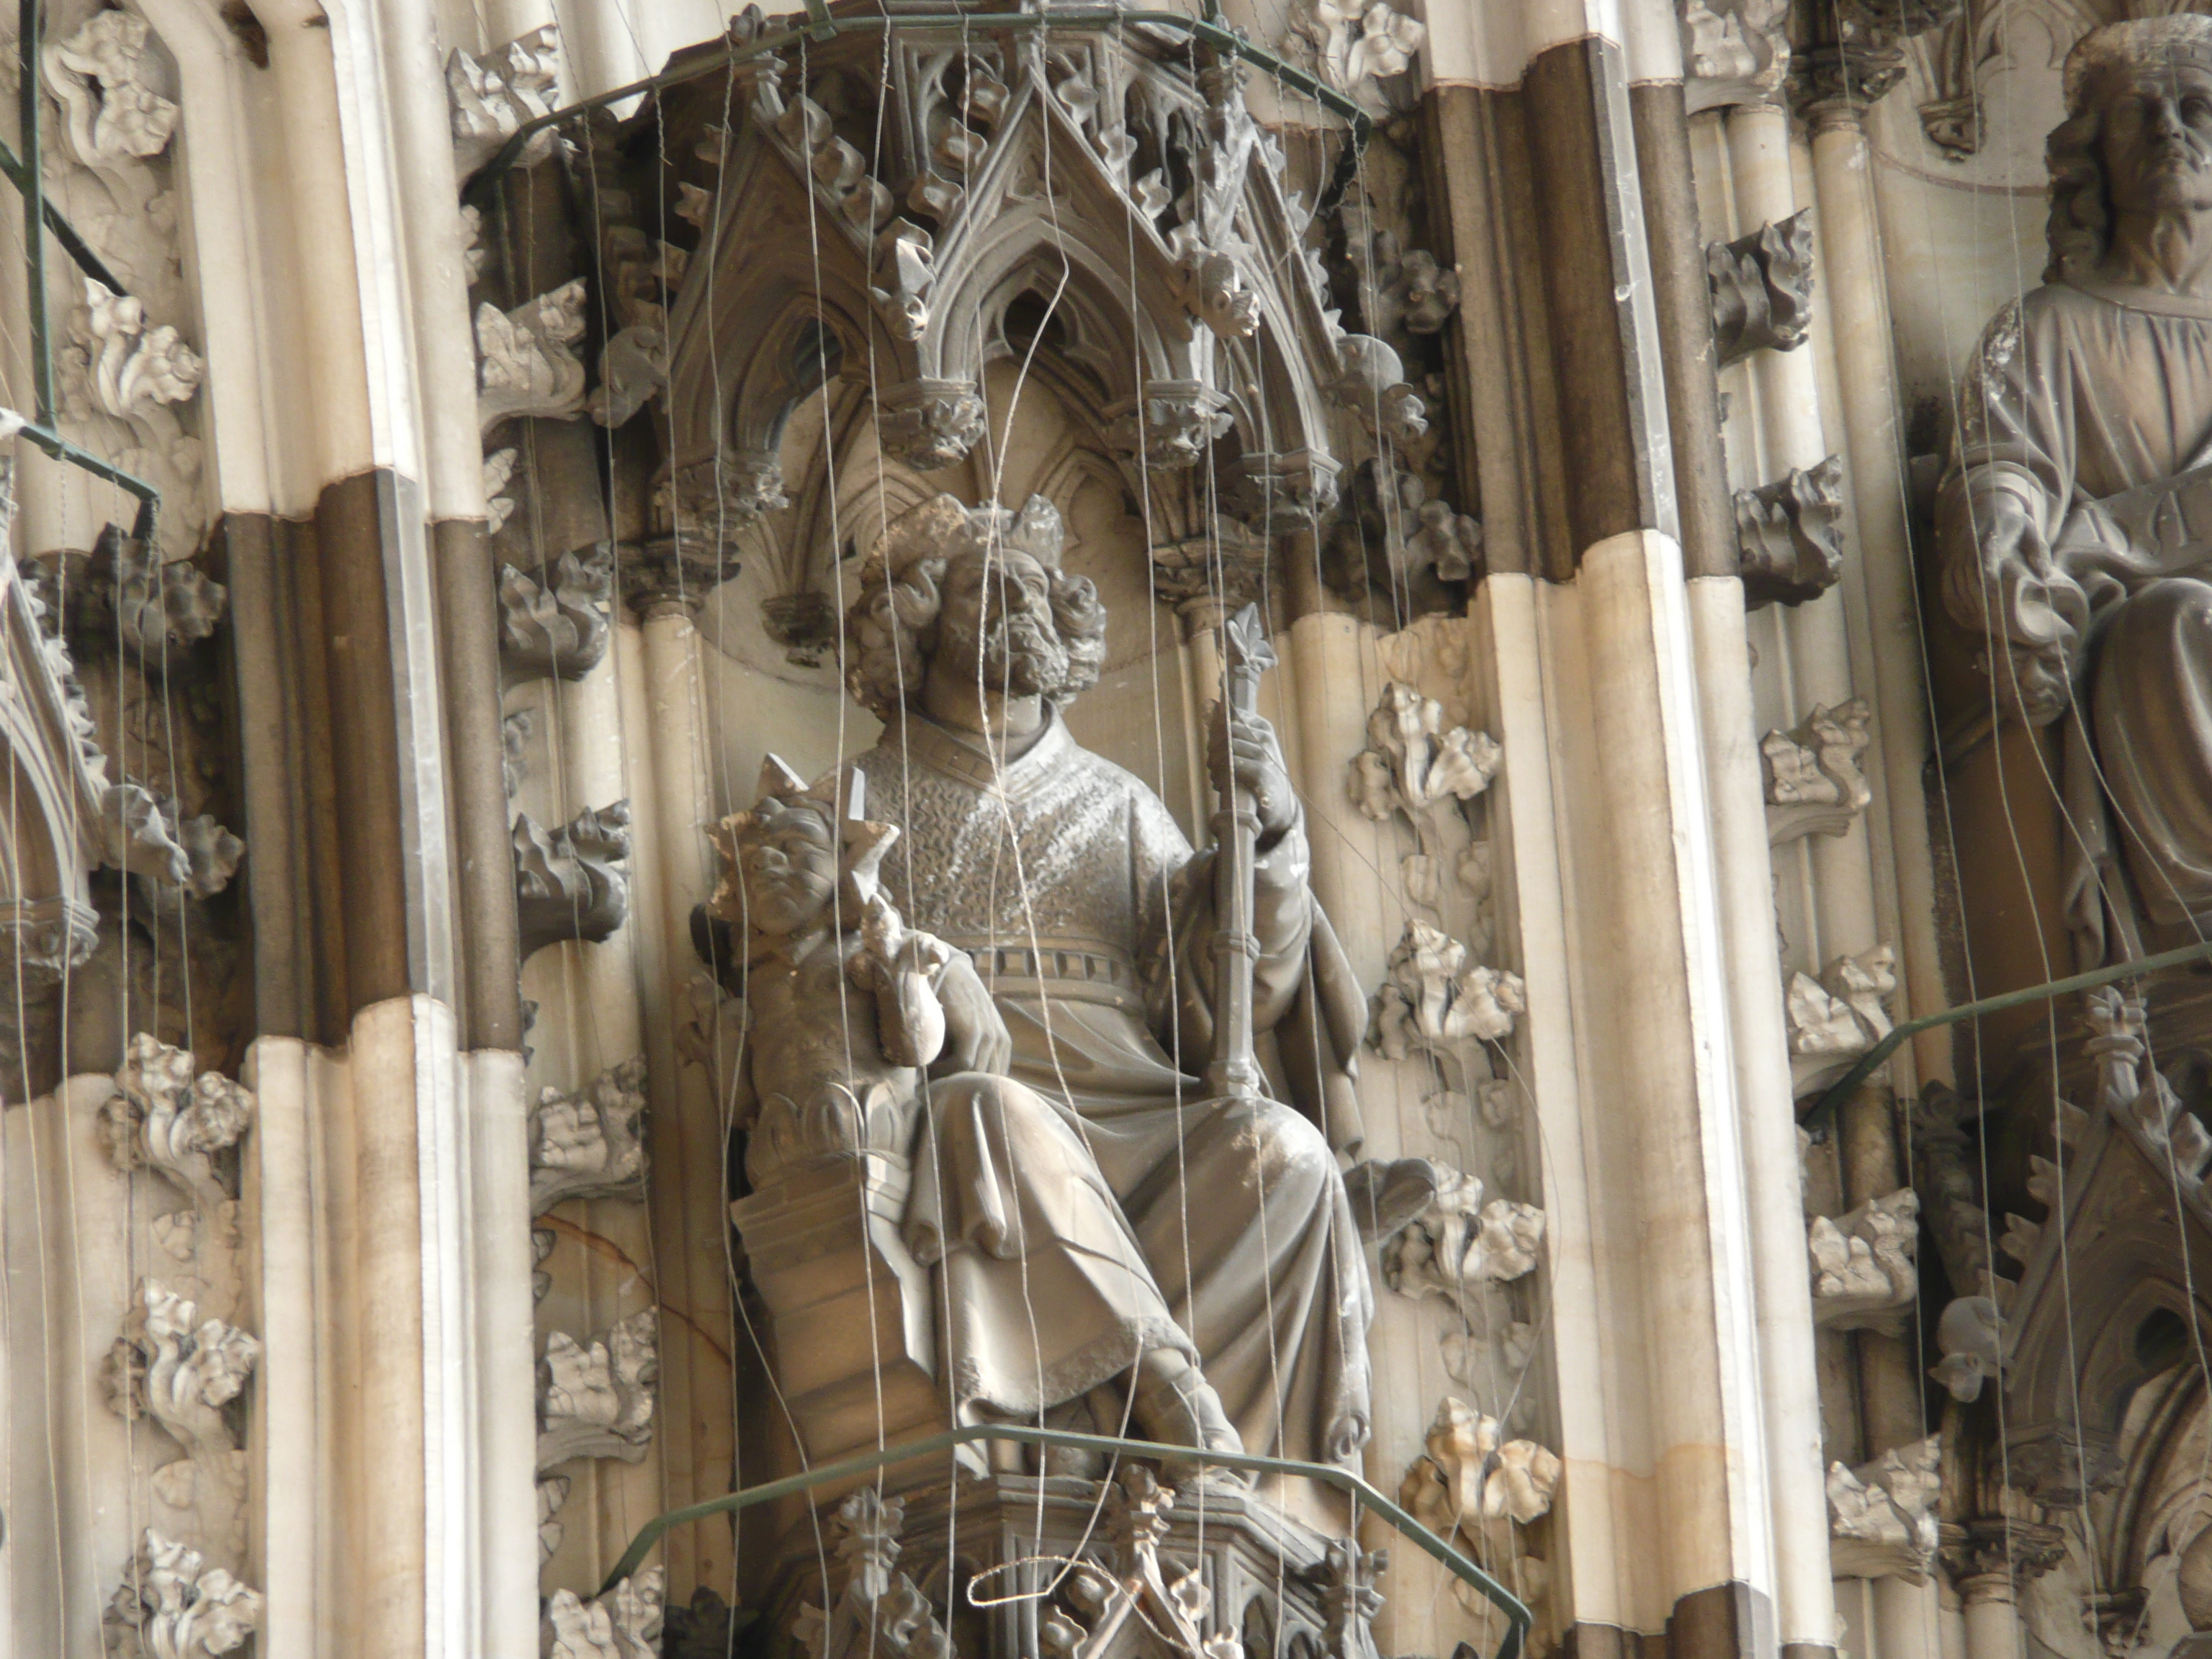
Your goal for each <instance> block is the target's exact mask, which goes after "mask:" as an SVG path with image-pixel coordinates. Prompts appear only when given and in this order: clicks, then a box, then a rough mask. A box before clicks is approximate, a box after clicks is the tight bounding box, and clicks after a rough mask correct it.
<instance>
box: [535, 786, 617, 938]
mask: <svg viewBox="0 0 2212 1659" xmlns="http://www.w3.org/2000/svg"><path fill="white" fill-rule="evenodd" d="M511 839H512V841H513V847H514V902H515V910H516V920H517V922H518V924H519V927H520V934H521V950H522V956H523V959H524V960H525V961H527V960H528V959H529V958H530V957H532V956H533V955H535V954H536V953H537V952H538V951H542V950H544V948H545V947H546V946H547V945H554V944H557V943H559V942H560V941H561V940H562V939H584V940H587V941H589V942H591V943H592V944H598V943H599V942H600V941H602V940H605V939H611V938H613V937H614V935H615V933H616V931H617V929H618V928H620V927H621V926H622V925H623V921H625V920H627V919H628V917H629V875H628V872H626V871H625V870H624V869H623V865H624V864H625V863H626V862H627V860H629V802H628V801H626V800H618V801H617V802H616V803H615V804H614V805H611V806H603V807H600V808H598V809H597V810H592V809H590V808H586V810H585V811H581V812H579V813H577V814H576V816H575V817H573V818H571V819H570V820H569V821H568V823H565V824H563V825H562V826H561V827H560V828H559V829H554V830H550V831H548V830H545V829H539V828H538V825H537V824H536V823H534V822H532V819H531V817H530V815H529V814H528V813H527V812H524V813H520V814H518V815H517V817H515V820H514V832H513V836H512V837H511Z"/></svg>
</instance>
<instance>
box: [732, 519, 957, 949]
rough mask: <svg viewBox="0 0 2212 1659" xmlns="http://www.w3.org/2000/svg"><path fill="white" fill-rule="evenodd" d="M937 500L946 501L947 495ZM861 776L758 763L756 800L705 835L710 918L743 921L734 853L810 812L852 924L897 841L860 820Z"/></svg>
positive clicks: (887, 828)
mask: <svg viewBox="0 0 2212 1659" xmlns="http://www.w3.org/2000/svg"><path fill="white" fill-rule="evenodd" d="M942 499H944V500H946V501H950V500H951V496H949V495H948V496H945V497H943V498H942ZM841 780H842V781H845V782H846V785H847V787H848V791H849V793H848V798H847V799H846V802H845V810H844V811H843V812H842V814H840V812H839V811H838V810H837V787H838V784H839V782H840V781H841ZM866 791H867V775H866V773H864V772H861V771H859V770H857V769H855V770H852V771H848V772H844V773H838V772H832V773H830V774H829V776H827V777H825V778H823V780H822V781H820V782H819V783H817V784H814V785H812V786H811V787H810V786H809V785H808V783H807V781H806V780H805V779H804V778H802V777H800V776H799V774H798V773H796V772H794V771H793V770H792V769H791V768H790V767H789V766H788V765H787V764H786V763H785V762H784V761H783V759H782V757H780V756H777V755H769V756H768V757H765V758H764V759H763V761H762V762H761V772H760V796H759V799H757V800H756V801H755V802H754V803H753V805H752V807H751V809H750V811H744V812H732V814H730V816H729V817H726V818H724V819H723V820H722V821H721V823H719V824H717V825H716V826H715V827H714V829H713V830H712V831H711V832H710V833H711V835H712V838H713V840H714V849H715V851H717V852H718V853H720V854H721V855H722V860H723V864H724V869H723V872H722V879H721V883H720V885H719V886H717V887H716V888H715V890H714V897H713V898H711V899H709V900H708V903H707V908H708V911H709V913H711V914H712V915H717V916H720V917H721V918H722V919H723V920H724V921H744V896H743V895H742V894H741V893H740V891H739V890H738V848H739V846H740V845H741V844H742V843H743V842H744V841H745V840H746V839H747V838H748V837H750V836H752V835H753V834H755V833H757V832H758V831H760V830H762V829H765V828H767V827H768V826H769V825H770V824H772V823H775V820H776V819H778V818H780V817H783V816H784V815H785V814H787V813H790V812H797V811H813V812H816V813H817V814H819V815H820V817H822V819H823V822H824V823H828V824H829V825H831V826H832V827H833V828H834V829H835V832H836V836H837V878H838V883H839V885H840V886H841V888H842V894H841V896H840V897H841V908H844V909H846V910H848V911H849V913H850V915H851V916H852V918H853V920H854V925H857V923H858V921H859V918H860V915H862V913H863V912H865V911H866V908H867V907H868V904H869V903H870V902H871V901H872V900H873V899H874V898H875V896H876V895H877V893H878V890H880V888H881V886H882V878H881V874H880V872H881V871H882V869H883V863H884V854H886V853H888V852H890V850H891V843H892V842H895V841H896V840H897V839H898V835H899V832H898V826H897V825H896V824H895V823H875V822H874V821H872V819H870V818H868V817H865V816H863V815H864V813H865V812H866V799H867V795H866Z"/></svg>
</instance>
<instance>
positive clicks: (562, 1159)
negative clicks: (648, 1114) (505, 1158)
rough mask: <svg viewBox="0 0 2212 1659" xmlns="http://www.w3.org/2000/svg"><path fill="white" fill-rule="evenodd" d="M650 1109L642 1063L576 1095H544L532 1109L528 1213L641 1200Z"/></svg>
mask: <svg viewBox="0 0 2212 1659" xmlns="http://www.w3.org/2000/svg"><path fill="white" fill-rule="evenodd" d="M645 1107H646V1100H645V1061H644V1060H643V1059H642V1058H639V1059H636V1060H624V1061H623V1063H622V1064H621V1065H619V1066H616V1067H614V1068H613V1069H612V1070H611V1071H606V1072H602V1073H599V1076H598V1077H597V1078H596V1079H593V1080H592V1082H591V1083H589V1084H587V1085H585V1086H584V1087H583V1088H581V1089H578V1090H576V1091H574V1092H573V1093H569V1094H563V1093H562V1091H560V1090H558V1089H556V1088H554V1087H552V1086H551V1085H547V1086H546V1087H545V1088H544V1089H543V1090H541V1091H539V1093H538V1103H537V1104H536V1105H534V1106H532V1108H531V1109H530V1212H531V1213H532V1215H543V1214H544V1213H545V1212H546V1211H548V1210H550V1209H551V1208H552V1207H553V1206H555V1205H556V1204H558V1203H561V1202H562V1200H566V1199H571V1198H592V1199H599V1198H642V1197H643V1196H644V1195H645V1142H644V1139H643V1135H642V1123H641V1120H642V1119H643V1118H644V1116H645Z"/></svg>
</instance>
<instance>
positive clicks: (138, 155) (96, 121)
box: [40, 11, 179, 168]
mask: <svg viewBox="0 0 2212 1659" xmlns="http://www.w3.org/2000/svg"><path fill="white" fill-rule="evenodd" d="M148 33H149V31H148V27H147V23H146V20H145V19H144V18H143V17H139V16H137V15H134V14H132V13H131V12H127V11H100V12H94V14H93V15H92V16H91V17H90V18H88V19H87V20H86V21H85V24H84V26H83V27H82V28H80V29H78V30H77V32H76V33H75V34H72V35H71V36H70V38H69V39H68V40H64V41H62V42H60V43H59V44H58V45H49V46H46V48H45V50H44V52H42V53H41V54H40V61H41V64H42V66H43V67H44V69H45V70H46V84H47V86H48V87H49V88H52V92H53V94H54V96H55V98H56V99H58V100H59V101H60V103H61V106H62V110H63V114H64V121H63V125H62V141H63V143H65V144H67V145H68V146H69V149H70V155H73V156H75V157H76V160H78V161H82V162H83V163H84V165H85V166H87V167H94V168H110V167H118V166H120V165H122V164H124V163H125V162H128V161H146V160H148V159H149V158H151V157H153V156H155V155H160V154H161V152H162V151H163V150H164V149H167V148H168V145H169V139H170V137H172V136H173V134H174V133H175V131H176V130H177V117H178V115H179V109H178V107H177V106H176V105H175V104H174V103H173V102H172V101H170V100H168V99H167V98H164V97H162V96H161V94H160V93H158V92H157V91H155V88H154V87H153V85H152V84H151V82H150V81H149V77H148V73H147V71H148V69H149V63H148V56H147V52H146V42H147V37H148Z"/></svg>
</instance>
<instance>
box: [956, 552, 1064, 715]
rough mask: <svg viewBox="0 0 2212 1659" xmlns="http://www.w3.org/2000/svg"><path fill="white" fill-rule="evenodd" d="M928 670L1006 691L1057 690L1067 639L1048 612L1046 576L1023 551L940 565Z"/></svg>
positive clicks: (1049, 594)
mask: <svg viewBox="0 0 2212 1659" xmlns="http://www.w3.org/2000/svg"><path fill="white" fill-rule="evenodd" d="M940 592H941V595H942V608H941V609H940V610H939V612H938V617H937V651H936V655H935V658H934V659H933V661H932V663H931V668H932V670H933V672H936V673H941V674H944V675H945V676H946V677H947V678H950V679H952V680H954V681H957V682H958V683H959V684H976V685H980V686H981V689H982V690H985V691H994V692H1000V693H1002V694H1003V695H1005V696H1013V697H1034V696H1046V695H1049V694H1050V693H1052V692H1054V691H1056V690H1059V689H1060V686H1061V684H1063V683H1064V682H1065V681H1066V678H1067V647H1066V646H1065V645H1063V644H1062V643H1061V642H1060V630H1059V629H1058V628H1057V627H1056V626H1055V625H1054V622H1053V616H1052V579H1051V577H1050V575H1049V574H1048V573H1047V572H1046V570H1045V568H1044V567H1043V566H1042V565H1041V564H1039V563H1038V562H1036V560H1035V559H1033V558H1031V557H1030V556H1029V555H1028V554H1026V553H1018V552H1013V551H1011V550H1002V551H998V552H994V553H993V554H991V555H990V556H988V557H985V556H981V555H977V554H969V555H965V556H961V557H959V558H956V559H954V560H953V561H952V562H951V563H950V564H949V565H948V566H947V567H946V568H945V579H944V581H943V583H942V585H941V587H940Z"/></svg>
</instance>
